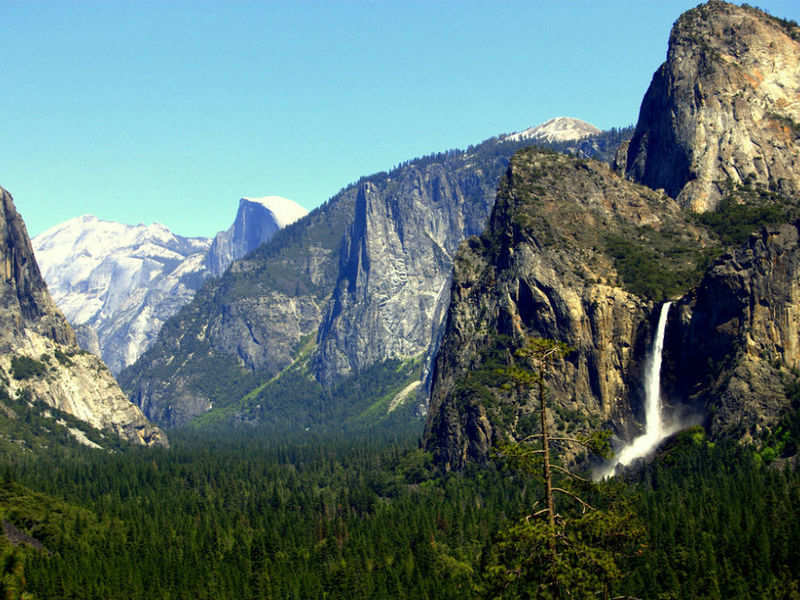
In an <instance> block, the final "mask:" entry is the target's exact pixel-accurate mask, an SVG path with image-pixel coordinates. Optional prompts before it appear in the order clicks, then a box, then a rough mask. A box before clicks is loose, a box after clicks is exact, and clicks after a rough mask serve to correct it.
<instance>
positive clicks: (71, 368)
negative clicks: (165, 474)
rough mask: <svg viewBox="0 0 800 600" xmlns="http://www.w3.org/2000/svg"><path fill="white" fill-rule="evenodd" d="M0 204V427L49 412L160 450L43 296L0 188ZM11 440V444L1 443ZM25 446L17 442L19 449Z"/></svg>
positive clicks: (153, 431) (155, 433) (159, 439)
mask: <svg viewBox="0 0 800 600" xmlns="http://www.w3.org/2000/svg"><path fill="white" fill-rule="evenodd" d="M0 201H1V202H2V205H1V210H0V265H2V275H3V278H2V284H0V325H1V327H0V348H2V352H0V420H2V421H3V422H4V423H5V424H6V425H8V424H9V423H11V424H13V422H14V421H17V420H19V419H20V417H21V416H23V415H25V414H28V413H29V409H30V408H36V409H37V410H38V411H39V416H41V415H42V414H44V416H45V417H47V414H46V413H47V409H48V408H52V409H53V411H56V412H58V413H59V414H60V413H64V414H66V415H70V416H71V417H74V418H76V419H77V420H80V421H83V422H84V423H85V424H88V425H90V426H91V427H92V428H95V429H97V430H101V431H106V432H111V433H112V434H114V435H116V436H119V437H120V438H122V439H124V440H127V441H129V442H132V443H136V444H146V445H154V444H155V445H166V443H167V438H166V436H165V435H164V433H163V432H162V431H161V430H160V429H159V428H158V427H154V426H153V425H152V424H150V423H149V422H148V421H147V419H146V418H145V417H144V415H143V414H142V413H141V411H140V410H139V409H138V408H137V407H136V406H134V405H133V404H131V403H130V402H129V401H128V399H127V397H126V396H125V394H123V393H122V390H120V388H119V386H118V385H117V383H116V381H115V380H114V378H113V376H112V375H111V373H110V372H109V371H108V369H107V368H106V366H105V365H104V364H103V363H102V361H101V360H100V359H99V358H97V357H96V356H94V355H92V354H89V353H86V352H82V351H81V350H80V349H79V348H78V346H77V344H76V342H75V334H74V333H73V331H72V329H71V328H70V326H69V325H68V324H67V321H66V320H65V319H64V317H63V316H62V314H61V313H60V312H59V311H58V310H57V309H56V306H55V304H54V303H53V300H52V299H51V297H50V294H49V293H48V291H47V286H46V284H45V282H44V279H43V278H42V276H41V274H40V271H39V267H38V265H37V263H36V259H35V258H34V254H33V248H32V246H31V242H30V239H29V238H28V233H27V231H26V229H25V224H24V223H23V221H22V218H21V217H20V216H19V214H18V213H17V211H16V208H15V207H14V202H13V199H12V198H11V195H10V194H9V193H8V192H6V191H5V190H3V189H2V188H0ZM51 418H52V423H51V428H59V427H65V428H66V430H67V431H69V432H70V433H71V434H72V435H73V436H75V437H76V438H78V439H80V440H81V441H86V440H85V438H86V434H85V432H84V431H83V430H82V429H80V428H78V427H75V426H68V424H67V423H66V421H63V419H58V420H57V419H56V417H55V415H54V414H52V413H51ZM62 421H63V423H62ZM3 429H4V430H8V429H9V428H7V427H5V426H4V427H3ZM10 429H11V430H12V431H13V430H15V429H14V428H13V427H12V428H10ZM9 437H11V440H12V441H13V440H15V439H16V438H15V437H14V436H9V434H6V435H4V436H3V438H4V440H8V439H9ZM24 439H25V438H24V437H23V438H22V440H17V441H19V442H20V443H21V444H22V445H23V446H24V445H25V444H26V442H25V441H24ZM93 443H96V442H93Z"/></svg>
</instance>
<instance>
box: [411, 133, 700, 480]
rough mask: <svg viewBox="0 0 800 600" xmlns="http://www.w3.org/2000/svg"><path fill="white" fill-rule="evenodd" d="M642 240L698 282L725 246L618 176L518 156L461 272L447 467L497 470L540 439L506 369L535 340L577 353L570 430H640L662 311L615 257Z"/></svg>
mask: <svg viewBox="0 0 800 600" xmlns="http://www.w3.org/2000/svg"><path fill="white" fill-rule="evenodd" d="M637 238H639V239H641V240H642V242H641V244H642V246H643V247H644V246H649V244H650V242H651V241H652V240H658V241H659V243H660V244H661V246H662V247H661V248H660V251H659V253H658V255H657V256H655V257H653V259H652V260H653V261H654V264H653V268H657V269H658V270H659V271H662V272H664V271H674V272H680V273H682V272H686V273H687V274H688V273H689V272H691V271H693V270H694V268H695V267H696V266H697V264H698V261H699V260H700V259H701V254H699V253H698V254H694V253H692V252H687V251H686V250H687V249H688V248H696V247H703V246H707V245H711V244H713V242H712V240H711V239H710V238H709V237H708V236H707V235H706V234H705V232H703V231H702V230H701V229H699V228H697V227H695V226H693V225H692V224H691V223H690V222H688V221H687V219H686V217H685V215H684V213H683V212H682V211H681V210H680V208H679V206H678V205H677V204H676V203H675V202H674V201H673V200H671V199H670V198H669V197H668V196H666V195H664V194H663V193H659V192H654V191H652V190H650V189H648V188H646V187H644V186H640V185H636V184H633V183H630V182H627V181H625V180H623V179H621V178H619V177H618V176H616V175H615V174H614V173H613V172H611V170H610V169H609V168H608V166H607V165H603V164H600V163H596V162H593V161H580V160H576V159H573V158H569V157H566V156H560V155H555V154H544V153H541V152H537V151H536V150H533V149H531V150H524V151H520V152H518V153H517V154H516V155H515V156H514V157H513V159H512V161H511V165H510V167H509V170H508V173H507V175H506V176H505V178H504V179H503V181H502V182H501V185H500V188H499V192H498V197H497V202H496V204H495V208H494V210H493V212H492V217H491V219H490V222H489V225H488V227H487V229H486V232H485V233H484V234H483V235H482V236H481V237H480V238H473V239H471V240H469V241H468V243H467V244H466V245H465V246H463V247H462V248H461V250H460V251H459V254H458V255H457V258H456V262H455V267H454V276H453V284H452V288H451V304H450V307H449V311H448V317H447V324H446V326H445V332H444V337H443V341H442V344H441V347H440V350H439V353H438V355H437V357H436V366H435V371H434V376H433V385H432V389H431V400H430V418H429V421H428V425H427V428H426V434H425V444H426V447H427V448H429V449H430V450H432V451H434V453H435V454H436V458H437V460H438V462H439V463H440V464H442V465H443V466H444V467H445V468H447V469H450V468H455V469H458V468H462V467H463V466H464V465H465V464H466V462H467V461H470V460H478V461H483V460H486V459H487V457H488V454H489V450H490V448H491V447H492V446H493V445H495V444H497V443H499V442H504V441H509V440H513V439H516V438H517V437H518V436H522V435H525V434H527V433H530V432H529V431H528V430H527V429H526V428H525V427H526V426H525V425H524V423H526V422H528V421H530V419H531V415H532V414H535V408H534V406H533V402H532V401H533V399H532V398H529V397H527V396H526V395H525V394H523V397H519V395H518V394H517V393H516V392H515V391H514V390H513V389H512V390H507V389H505V388H503V387H502V385H501V383H502V381H501V380H500V379H498V376H497V374H496V372H495V370H494V369H495V368H497V367H499V366H501V365H508V364H510V363H512V362H513V360H514V359H513V353H514V350H515V349H516V348H518V347H521V346H522V345H523V344H524V342H525V340H527V339H530V338H536V337H540V338H548V339H556V340H560V341H563V342H565V343H566V344H568V345H569V346H570V347H572V348H574V352H573V353H572V354H570V355H569V356H568V357H567V359H566V360H564V361H562V362H561V364H559V365H557V366H555V367H554V368H553V369H552V370H551V371H550V372H549V379H548V386H549V389H550V390H551V397H552V402H553V405H554V407H555V411H554V415H555V416H554V420H555V422H554V425H555V427H556V428H557V430H562V429H564V428H566V427H567V426H569V427H572V426H573V425H574V423H571V422H570V421H578V422H580V423H582V427H584V428H588V427H589V426H592V427H597V426H599V425H600V424H602V423H614V424H616V426H617V428H618V430H619V432H620V433H621V434H622V435H626V434H629V433H633V432H635V431H636V430H637V424H636V415H637V414H641V410H640V409H641V402H642V397H641V390H640V387H639V385H638V381H639V380H640V377H641V372H642V363H643V356H644V354H645V352H646V347H647V340H648V339H649V337H650V335H651V329H652V327H653V326H654V324H651V323H650V320H651V314H652V312H653V308H654V302H653V300H652V299H648V298H643V297H640V296H638V295H637V294H635V293H633V292H632V291H631V290H630V289H628V286H627V282H626V280H625V277H624V275H623V274H621V273H620V271H619V270H618V265H617V262H616V260H615V257H614V252H613V242H614V241H615V240H618V239H634V240H636V239H637ZM676 256H680V258H679V259H678V260H675V259H674V257H676ZM687 263H688V267H689V268H687Z"/></svg>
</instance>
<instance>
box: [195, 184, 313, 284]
mask: <svg viewBox="0 0 800 600" xmlns="http://www.w3.org/2000/svg"><path fill="white" fill-rule="evenodd" d="M307 214H308V211H307V210H306V209H305V208H303V207H302V206H300V205H299V204H297V203H296V202H293V201H292V200H289V199H287V198H281V197H280V196H265V197H263V198H242V199H241V200H240V201H239V211H238V212H237V213H236V219H235V220H234V222H233V225H231V226H230V228H228V229H227V230H226V231H221V232H219V233H218V234H217V236H216V237H215V238H214V241H213V242H212V243H211V248H209V250H208V254H207V256H206V259H205V264H206V267H207V268H208V271H209V272H210V273H211V275H212V276H214V277H219V276H220V275H222V274H223V273H224V272H225V270H226V269H227V268H228V267H229V266H230V264H231V263H232V262H233V261H234V260H237V259H239V258H242V257H243V256H244V255H245V254H247V253H248V252H250V251H251V250H254V249H256V248H258V247H259V246H260V245H261V244H263V243H264V242H266V241H267V240H269V239H270V238H271V237H272V236H273V235H275V232H276V231H278V230H279V229H282V228H284V227H286V226H287V225H291V224H292V223H294V222H295V221H297V220H298V219H302V218H303V217H304V216H306V215H307Z"/></svg>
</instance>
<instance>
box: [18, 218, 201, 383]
mask: <svg viewBox="0 0 800 600" xmlns="http://www.w3.org/2000/svg"><path fill="white" fill-rule="evenodd" d="M33 246H34V249H35V252H36V257H37V260H38V261H39V262H40V263H41V265H42V271H43V275H44V278H45V280H46V281H47V283H48V286H49V288H50V290H51V293H52V295H53V299H54V300H55V302H56V304H57V305H58V307H59V308H60V309H61V310H62V311H63V312H64V315H65V316H66V317H67V320H68V321H69V322H70V323H71V324H72V325H73V326H74V327H75V328H76V332H77V334H78V339H79V341H80V343H81V346H82V347H83V348H85V349H87V350H90V351H92V352H95V353H97V354H98V355H100V356H101V357H102V358H103V360H104V361H105V362H106V364H107V365H108V366H109V368H110V369H111V370H112V372H116V373H118V372H119V371H120V370H121V369H123V368H124V367H125V366H126V365H128V364H130V363H132V362H133V361H135V360H136V358H137V357H138V356H139V354H141V353H142V352H143V351H144V349H145V348H146V347H147V346H148V345H149V344H150V343H151V342H152V340H153V339H154V338H155V336H156V334H157V333H158V330H159V329H160V328H161V324H162V323H163V322H164V320H165V319H166V318H168V317H169V316H171V315H172V314H174V313H175V311H176V310H177V309H178V308H179V307H180V306H181V305H182V304H185V303H186V302H188V301H189V300H190V299H191V297H192V296H193V295H194V292H195V291H196V290H197V288H198V287H199V286H200V284H201V282H202V280H203V278H204V276H205V273H204V272H203V260H204V257H205V255H206V253H207V251H208V248H209V246H210V243H209V241H208V240H206V239H202V238H184V237H181V236H177V235H175V234H173V233H172V232H170V231H169V230H168V229H167V228H166V227H164V226H163V225H159V224H153V225H135V226H132V225H123V224H121V223H112V222H110V221H102V220H100V219H97V218H96V217H92V216H83V217H78V218H75V219H71V220H69V221H66V222H65V223H61V224H60V225H56V226H55V227H52V228H51V229H48V230H47V231H45V232H44V233H41V234H39V235H38V236H36V237H35V238H34V239H33Z"/></svg>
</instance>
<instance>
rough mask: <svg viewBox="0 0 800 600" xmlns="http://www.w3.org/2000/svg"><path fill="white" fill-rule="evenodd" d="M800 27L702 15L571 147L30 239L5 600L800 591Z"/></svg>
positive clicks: (508, 144) (542, 144) (16, 222)
mask: <svg viewBox="0 0 800 600" xmlns="http://www.w3.org/2000/svg"><path fill="white" fill-rule="evenodd" d="M797 123H800V26H798V25H797V23H796V22H794V21H791V20H786V19H781V18H778V17H775V16H772V15H770V14H768V13H766V12H764V11H762V10H761V9H758V8H754V7H751V6H749V5H746V4H745V5H741V6H738V5H735V4H731V3H728V2H723V1H722V0H709V1H708V2H706V3H704V4H701V5H699V6H697V7H696V8H693V9H690V10H688V11H686V12H684V13H683V14H682V15H680V16H678V18H677V20H676V21H675V23H674V25H673V27H672V30H671V32H670V36H669V42H668V47H667V52H666V59H665V62H664V63H663V64H662V65H661V66H660V67H659V68H658V69H657V70H656V72H655V73H654V74H653V77H652V80H651V82H650V85H649V88H648V89H647V91H646V93H645V94H644V98H643V100H642V104H641V109H640V112H639V115H638V121H637V123H636V125H635V126H628V127H620V128H612V129H609V130H605V131H604V130H600V129H599V128H597V127H595V126H593V125H591V124H590V123H588V122H585V121H582V120H579V119H575V118H568V117H559V118H555V119H551V120H549V121H546V122H544V123H542V124H541V125H539V126H535V127H530V128H528V129H524V130H521V131H518V132H513V133H506V134H498V135H497V136H494V137H491V138H488V139H485V140H483V141H479V142H476V143H474V144H473V145H471V146H468V147H467V148H466V149H451V150H447V151H442V152H437V153H433V154H428V155H425V156H421V157H418V158H414V159H410V160H406V161H404V162H402V163H399V164H397V165H396V166H394V167H393V168H391V169H390V170H387V171H383V172H378V173H373V174H371V175H365V176H363V177H361V178H360V179H358V180H357V181H355V182H354V183H351V184H348V185H346V186H344V187H343V188H341V189H340V191H339V192H338V193H336V194H334V195H333V196H331V197H330V198H329V199H328V200H327V201H326V202H324V203H322V204H320V205H319V206H318V207H317V208H314V209H313V210H311V211H310V212H309V211H306V209H305V208H303V207H301V206H300V205H298V204H296V203H295V202H293V201H291V200H288V199H286V198H283V197H280V196H264V197H256V196H247V197H242V198H241V200H240V201H239V206H238V211H237V214H236V217H235V219H234V221H233V224H232V225H231V226H230V228H228V229H227V230H225V231H221V232H219V233H218V234H217V235H216V236H215V237H214V238H210V237H208V238H204V237H183V236H181V235H179V234H178V233H174V232H172V231H171V230H169V229H168V228H166V227H165V226H162V225H158V224H153V225H150V226H145V225H141V224H140V225H136V226H132V225H125V224H122V223H116V222H112V221H107V220H103V219H100V218H97V217H94V216H89V215H85V216H82V217H77V218H74V219H71V220H69V221H66V222H65V223H62V224H61V225H57V226H55V227H52V228H50V229H48V230H46V231H44V232H43V233H41V234H39V235H37V236H36V237H34V238H33V239H32V240H31V239H30V238H29V236H28V233H27V230H26V226H25V224H24V222H23V220H22V217H21V216H20V215H19V214H18V213H17V210H16V207H15V204H14V201H13V199H12V197H11V194H9V193H8V192H6V191H5V190H0V191H2V214H0V259H2V260H0V269H2V270H0V274H2V275H3V278H2V280H0V324H2V328H0V330H1V331H0V346H2V352H0V523H2V529H0V532H2V533H0V598H9V599H12V598H13V599H27V600H34V599H46V598H104V599H113V598H120V599H122V598H125V599H134V598H209V599H210V598H215V599H216V598H342V597H349V598H454V597H465V598H598V597H603V598H617V599H620V600H621V599H623V598H624V599H635V598H637V599H638V598H720V599H721V598H786V599H791V598H797V597H799V596H800V576H799V575H798V573H800V550H798V549H800V526H798V525H797V523H798V522H800V520H798V518H797V517H798V512H797V510H798V509H797V507H798V505H800V504H799V502H800V471H798V470H797V461H798V449H800V310H799V309H798V307H800V285H798V282H800V200H798V198H800V128H798V126H797Z"/></svg>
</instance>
